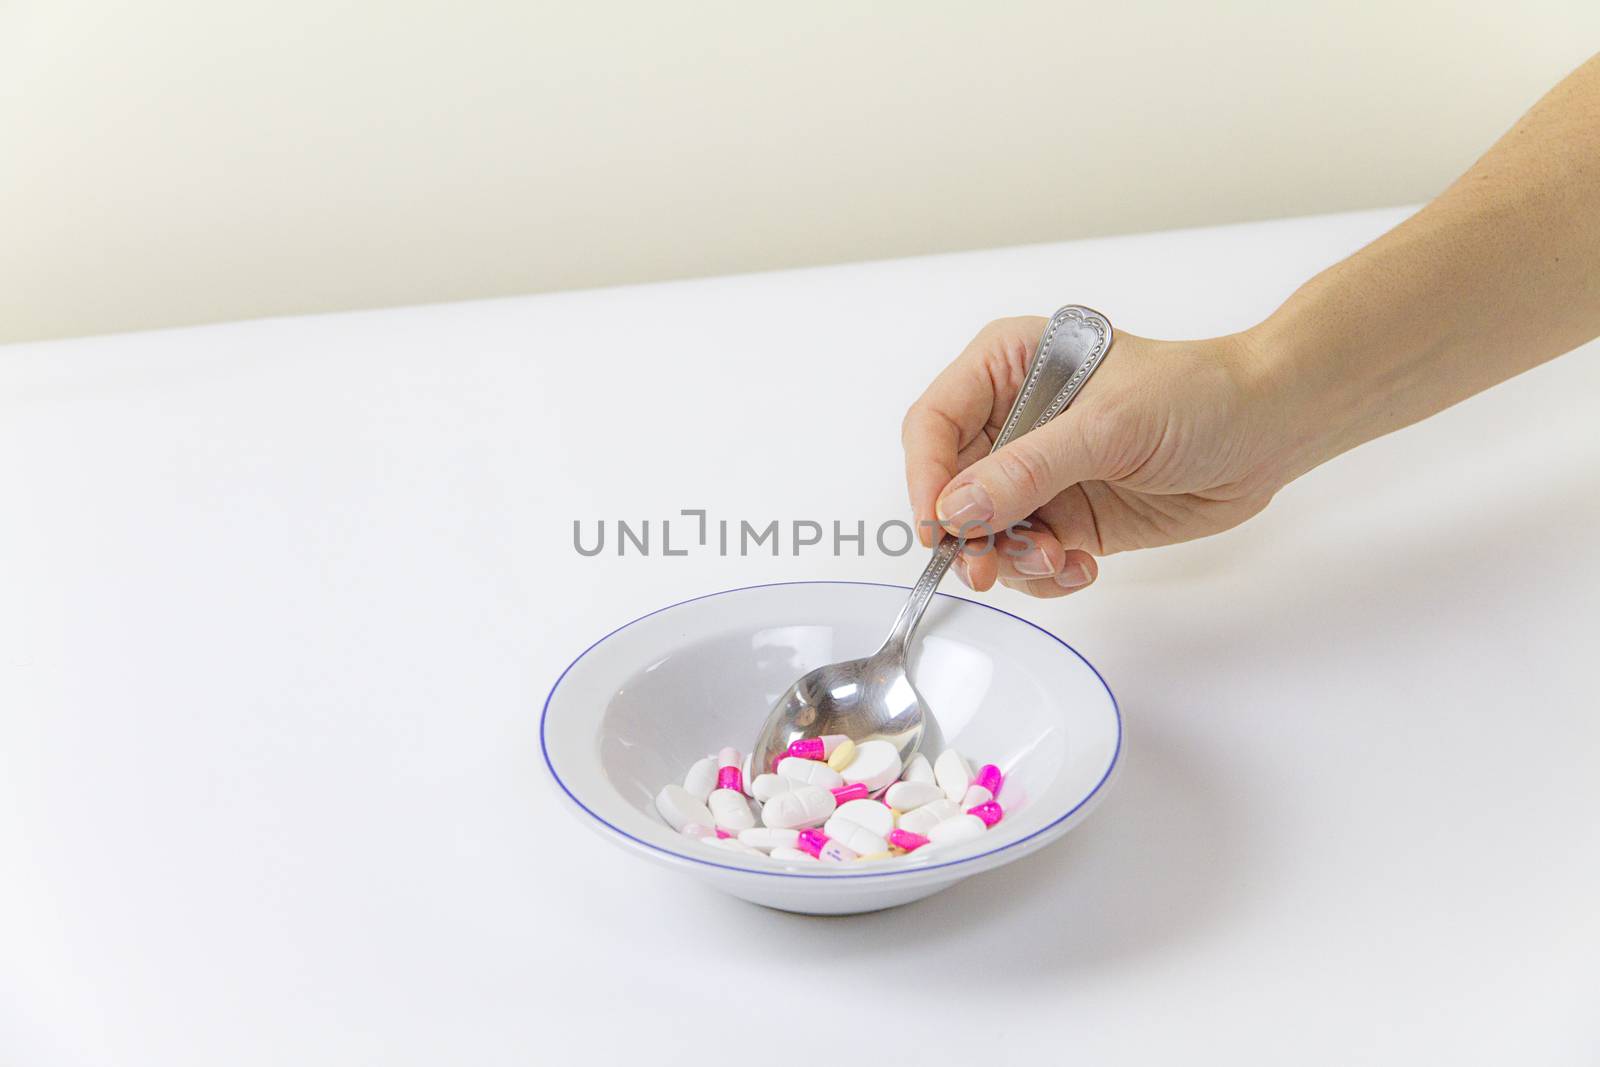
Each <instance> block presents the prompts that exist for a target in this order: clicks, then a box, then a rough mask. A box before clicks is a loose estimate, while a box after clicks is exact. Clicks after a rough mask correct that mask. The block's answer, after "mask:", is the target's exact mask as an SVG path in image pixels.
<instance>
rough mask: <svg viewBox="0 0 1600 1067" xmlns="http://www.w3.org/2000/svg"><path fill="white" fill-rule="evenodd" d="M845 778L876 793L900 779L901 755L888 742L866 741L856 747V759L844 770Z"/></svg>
mask: <svg viewBox="0 0 1600 1067" xmlns="http://www.w3.org/2000/svg"><path fill="white" fill-rule="evenodd" d="M843 777H844V780H845V781H846V782H848V783H851V784H854V783H856V782H860V783H862V784H863V785H865V786H866V787H867V788H868V789H870V790H871V791H872V792H874V793H876V792H877V791H878V790H880V789H882V788H884V787H885V786H887V785H889V784H890V783H891V782H893V781H894V780H895V779H896V778H898V777H900V753H899V752H897V751H896V750H895V747H894V746H893V745H892V744H890V743H889V742H887V741H864V742H862V743H861V744H859V745H857V746H856V758H855V759H853V760H851V761H850V765H849V766H848V767H846V768H845V769H844V772H843Z"/></svg>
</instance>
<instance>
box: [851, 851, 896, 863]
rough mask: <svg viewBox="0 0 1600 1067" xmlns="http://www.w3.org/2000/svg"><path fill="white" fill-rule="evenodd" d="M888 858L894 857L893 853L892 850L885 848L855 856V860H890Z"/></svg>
mask: <svg viewBox="0 0 1600 1067" xmlns="http://www.w3.org/2000/svg"><path fill="white" fill-rule="evenodd" d="M890 859H894V853H893V852H892V851H887V850H886V851H883V852H869V853H867V854H866V855H865V856H857V857H856V860H857V862H860V861H861V860H890Z"/></svg>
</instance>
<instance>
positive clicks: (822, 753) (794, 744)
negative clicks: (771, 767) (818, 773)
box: [783, 734, 850, 760]
mask: <svg viewBox="0 0 1600 1067" xmlns="http://www.w3.org/2000/svg"><path fill="white" fill-rule="evenodd" d="M848 740H850V739H849V738H848V737H846V736H845V735H844V734H823V735H822V736H821V737H802V738H801V739H800V740H798V741H791V742H789V747H788V748H787V749H785V750H784V752H783V754H784V755H785V756H794V757H795V758H796V759H815V760H826V759H827V758H828V757H829V756H831V755H833V750H834V749H836V748H838V747H839V745H840V743H842V742H844V741H848Z"/></svg>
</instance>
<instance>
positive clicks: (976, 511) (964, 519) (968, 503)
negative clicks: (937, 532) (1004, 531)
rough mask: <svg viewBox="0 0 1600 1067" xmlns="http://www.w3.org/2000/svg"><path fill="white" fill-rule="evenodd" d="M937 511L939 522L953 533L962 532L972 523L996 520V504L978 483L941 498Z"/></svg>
mask: <svg viewBox="0 0 1600 1067" xmlns="http://www.w3.org/2000/svg"><path fill="white" fill-rule="evenodd" d="M936 509H937V510H938V512H939V521H940V522H942V523H944V525H945V528H946V529H947V530H949V531H951V532H952V533H958V532H960V530H961V528H962V527H963V526H967V525H968V524H970V523H983V522H988V521H989V520H990V519H992V518H994V502H993V501H991V500H990V499H989V494H988V493H986V492H984V489H983V486H981V485H979V484H978V483H977V482H968V483H966V484H965V485H958V486H956V487H955V488H954V489H952V490H950V491H949V492H948V493H946V494H945V495H944V496H942V497H940V498H939V503H938V504H937V505H936Z"/></svg>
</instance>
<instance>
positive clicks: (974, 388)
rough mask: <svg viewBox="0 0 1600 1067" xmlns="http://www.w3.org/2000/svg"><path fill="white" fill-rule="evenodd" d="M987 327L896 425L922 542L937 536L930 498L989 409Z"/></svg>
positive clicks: (955, 467) (957, 467)
mask: <svg viewBox="0 0 1600 1067" xmlns="http://www.w3.org/2000/svg"><path fill="white" fill-rule="evenodd" d="M991 333H992V331H991V330H990V329H989V328H985V329H984V330H983V331H982V332H980V333H979V334H978V336H977V337H975V338H973V340H972V343H971V344H969V345H967V347H966V349H965V350H964V351H963V352H962V353H961V355H959V356H957V357H956V359H955V362H953V363H951V364H950V365H949V366H948V367H946V368H945V369H944V370H942V371H940V372H939V375H938V376H937V377H936V378H934V380H933V383H932V384H931V385H929V386H928V388H927V389H926V390H925V391H924V392H923V394H922V396H920V397H919V398H918V399H917V402H916V403H914V404H912V405H911V409H910V410H909V411H907V412H906V417H905V421H904V422H903V423H902V424H901V427H900V442H901V444H902V445H903V446H904V447H905V452H906V490H907V492H908V493H909V494H910V496H911V510H912V513H913V514H914V515H915V516H916V519H917V537H918V538H919V539H920V540H921V541H922V543H923V545H925V546H931V545H932V544H933V543H934V540H935V539H936V538H937V537H938V536H939V530H938V527H937V523H936V521H935V520H936V516H935V515H934V509H933V505H934V501H936V500H938V499H939V493H940V492H941V491H942V490H943V489H944V487H945V486H946V485H948V484H950V479H952V478H954V477H955V476H956V475H957V474H958V473H960V471H961V469H962V468H963V467H964V466H965V465H966V464H965V463H963V462H962V459H963V456H962V452H963V451H964V450H966V449H967V448H968V447H969V446H970V445H971V444H972V443H973V442H974V441H975V440H977V438H978V437H979V435H981V434H982V433H983V429H984V427H985V426H986V425H987V424H988V422H989V418H990V415H991V414H992V413H993V411H994V406H995V387H994V377H993V375H992V374H991V373H990V369H989V365H988V361H989V348H990V345H991V344H992V339H991ZM967 462H970V458H968V460H967Z"/></svg>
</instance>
